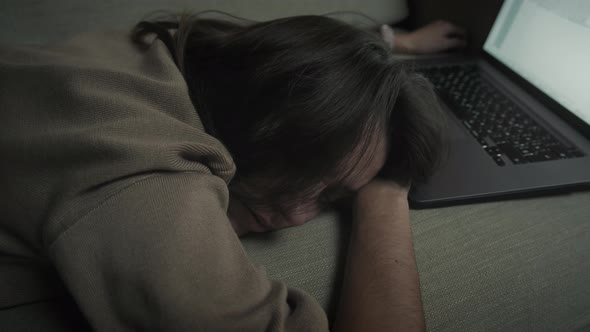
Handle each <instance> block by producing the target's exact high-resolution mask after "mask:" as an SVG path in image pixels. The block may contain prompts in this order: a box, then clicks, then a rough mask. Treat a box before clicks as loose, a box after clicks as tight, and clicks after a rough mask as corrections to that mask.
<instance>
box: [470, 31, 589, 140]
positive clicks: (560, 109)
mask: <svg viewBox="0 0 590 332" xmlns="http://www.w3.org/2000/svg"><path fill="white" fill-rule="evenodd" d="M490 30H491V27H490ZM488 36H489V31H488ZM481 53H482V54H481V56H482V58H484V59H485V60H486V61H487V62H488V63H490V64H491V65H492V66H493V67H494V68H496V69H498V70H499V71H500V72H501V73H502V74H504V75H506V76H507V77H508V78H509V79H510V80H512V81H513V82H515V83H516V84H517V85H518V86H520V87H521V88H523V89H524V90H525V91H526V92H527V93H529V94H531V95H532V96H533V97H534V98H537V100H539V101H540V102H541V103H543V104H544V105H545V106H547V107H548V108H549V109H550V110H551V111H553V112H554V113H555V114H557V116H559V117H560V118H561V119H563V120H564V121H565V122H567V123H568V124H569V125H570V126H572V127H573V128H574V129H576V130H577V131H578V132H579V133H581V134H582V135H584V136H585V137H586V138H588V139H590V124H587V123H586V122H584V120H582V119H581V118H579V117H578V116H577V115H576V114H574V113H573V112H571V111H570V110H568V109H567V108H566V107H564V106H563V105H561V104H560V103H559V102H557V101H556V100H555V99H553V98H551V97H550V96H549V95H547V94H546V93H544V92H543V91H541V90H540V89H539V88H537V87H536V86H534V85H533V84H532V83H530V82H529V81H527V80H526V79H524V78H523V77H522V76H520V75H519V74H518V73H516V72H515V71H513V70H512V69H510V68H509V67H508V66H506V65H505V64H504V63H502V62H501V61H499V60H498V59H496V58H495V57H494V56H493V55H491V54H490V53H488V52H487V51H486V50H484V49H483V47H482V48H481Z"/></svg>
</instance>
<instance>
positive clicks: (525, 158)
mask: <svg viewBox="0 0 590 332" xmlns="http://www.w3.org/2000/svg"><path fill="white" fill-rule="evenodd" d="M422 73H423V74H424V76H425V77H427V78H428V79H430V80H431V82H432V84H433V85H434V86H435V88H436V90H437V92H438V94H439V95H440V97H441V99H442V100H443V101H445V102H446V103H448V104H449V106H450V107H451V110H453V112H454V113H455V115H456V116H457V117H458V118H459V119H461V120H462V122H463V125H464V126H465V127H466V128H467V129H468V130H469V132H470V133H471V135H473V137H474V138H475V139H477V141H478V142H479V144H480V145H481V146H482V147H483V148H484V149H485V150H486V152H487V153H488V154H489V155H490V157H491V158H492V159H493V160H494V161H495V162H496V163H497V164H498V165H499V166H504V165H505V164H506V162H505V159H504V158H503V156H505V157H506V159H508V160H510V161H511V162H512V163H513V164H523V163H528V162H542V161H548V160H557V159H567V158H577V157H583V156H584V155H585V154H584V153H583V152H582V151H580V150H578V149H576V148H568V147H566V146H565V145H564V144H563V143H561V142H560V141H559V140H558V139H557V138H555V137H553V135H551V134H550V133H549V132H548V131H547V130H546V129H544V128H543V127H542V126H540V125H539V124H538V123H536V121H535V120H534V119H533V118H532V117H531V116H529V115H528V114H527V113H525V112H524V111H523V110H522V109H520V107H519V106H518V105H516V104H515V103H513V102H512V101H511V100H510V99H509V98H507V97H505V96H504V95H503V94H502V92H500V91H499V90H497V89H496V88H495V87H494V86H492V85H491V84H489V83H487V82H486V81H485V80H484V79H483V78H482V77H481V76H480V72H479V70H478V68H477V67H476V66H475V65H467V66H465V65H462V66H442V67H431V68H424V69H423V70H422Z"/></svg>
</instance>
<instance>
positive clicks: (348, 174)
mask: <svg viewBox="0 0 590 332" xmlns="http://www.w3.org/2000/svg"><path fill="white" fill-rule="evenodd" d="M375 136H376V137H375V138H374V139H371V141H370V142H368V144H359V145H358V146H357V147H356V148H355V149H354V150H353V151H352V152H351V154H350V156H349V157H348V161H347V162H345V163H344V165H345V166H344V169H343V170H342V172H341V173H343V174H344V176H342V177H338V178H337V179H336V182H338V183H339V185H341V186H343V187H345V188H348V189H351V190H353V191H357V190H358V189H360V188H361V187H363V186H364V185H365V184H367V183H369V181H371V179H373V178H374V177H375V176H376V175H377V174H378V173H379V171H380V170H381V168H382V167H383V164H385V160H386V159H387V139H386V137H385V135H384V134H383V135H382V134H379V135H375Z"/></svg>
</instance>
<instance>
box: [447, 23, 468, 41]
mask: <svg viewBox="0 0 590 332" xmlns="http://www.w3.org/2000/svg"><path fill="white" fill-rule="evenodd" d="M441 24H442V30H443V31H444V35H445V36H449V37H458V38H465V35H466V34H467V33H466V31H465V29H463V28H461V27H459V26H457V25H454V24H453V23H450V22H447V21H443V22H442V23H441Z"/></svg>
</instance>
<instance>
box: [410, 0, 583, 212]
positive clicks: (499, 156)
mask: <svg viewBox="0 0 590 332" xmlns="http://www.w3.org/2000/svg"><path fill="white" fill-rule="evenodd" d="M416 66H417V69H418V71H420V72H422V73H423V75H424V76H426V77H427V78H428V79H429V80H430V81H431V82H432V84H433V85H434V86H435V88H436V91H437V94H438V96H439V97H440V101H441V104H442V107H443V109H444V111H445V112H446V113H448V115H449V116H448V123H449V131H450V133H449V136H450V137H449V143H450V146H449V153H448V157H447V158H446V160H445V161H444V162H443V163H442V165H441V167H440V168H439V169H438V171H437V172H436V173H435V174H434V175H433V176H432V177H431V178H430V179H429V180H428V181H427V182H426V183H423V184H417V185H415V186H413V187H412V189H411V191H410V194H409V199H410V203H411V205H412V207H415V208H423V207H435V206H442V205H452V204H461V203H470V202H479V201H485V200H496V199H506V198H512V197H522V196H529V195H537V194H543V193H553V192H555V191H564V190H565V191H570V190H574V189H590V2H588V1H574V0H568V1H545V0H527V1H523V0H507V1H504V3H503V5H502V7H501V9H500V11H499V13H498V14H497V16H496V18H495V21H494V24H493V26H492V28H491V30H490V32H489V34H488V37H487V39H486V41H485V44H484V46H483V50H482V54H481V56H480V57H477V58H466V57H460V56H449V57H443V58H437V59H436V60H432V59H431V60H416Z"/></svg>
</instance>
